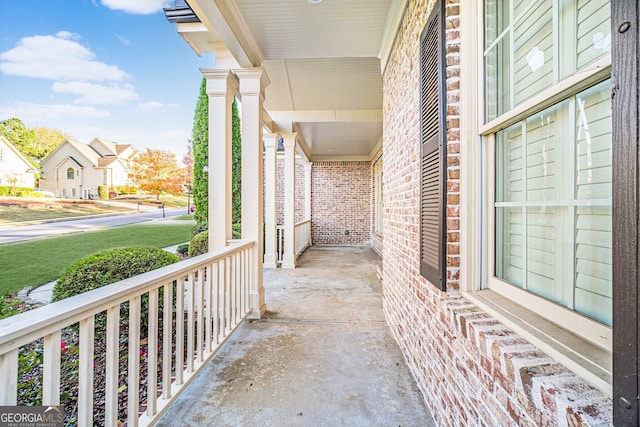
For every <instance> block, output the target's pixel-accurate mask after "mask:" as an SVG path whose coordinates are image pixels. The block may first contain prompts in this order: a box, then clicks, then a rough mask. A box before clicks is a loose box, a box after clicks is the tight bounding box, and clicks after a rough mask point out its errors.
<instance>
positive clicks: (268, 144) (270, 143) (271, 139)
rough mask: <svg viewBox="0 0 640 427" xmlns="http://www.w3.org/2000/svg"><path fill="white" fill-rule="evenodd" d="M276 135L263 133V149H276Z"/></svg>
mask: <svg viewBox="0 0 640 427" xmlns="http://www.w3.org/2000/svg"><path fill="white" fill-rule="evenodd" d="M278 135H279V134H277V133H265V134H263V136H262V138H263V139H264V147H265V148H277V147H278Z"/></svg>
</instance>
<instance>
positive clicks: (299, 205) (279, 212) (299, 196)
mask: <svg viewBox="0 0 640 427" xmlns="http://www.w3.org/2000/svg"><path fill="white" fill-rule="evenodd" d="M276 161H277V169H276V223H277V224H284V155H281V154H278V157H277V159H276ZM304 198H305V195H304V161H303V160H302V159H299V158H296V217H295V222H296V223H298V222H300V221H303V220H304V219H305V218H304Z"/></svg>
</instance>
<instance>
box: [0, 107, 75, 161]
mask: <svg viewBox="0 0 640 427" xmlns="http://www.w3.org/2000/svg"><path fill="white" fill-rule="evenodd" d="M0 135H3V136H4V137H5V138H7V139H8V140H9V142H11V144H13V145H14V146H15V147H16V148H17V149H18V150H19V151H20V152H21V153H22V154H23V155H24V156H25V157H26V158H27V159H29V160H31V162H32V163H33V164H34V166H38V164H39V162H40V160H42V159H43V158H44V157H45V156H46V155H47V154H49V153H50V152H52V151H53V150H54V149H55V148H56V147H57V146H58V145H60V144H61V143H62V142H63V141H64V140H65V139H66V138H67V136H66V135H65V134H64V133H62V132H60V131H58V130H55V129H49V128H45V127H36V128H33V129H29V128H28V127H26V126H25V125H24V123H23V122H22V120H20V119H18V118H16V117H14V118H11V119H6V120H2V121H0Z"/></svg>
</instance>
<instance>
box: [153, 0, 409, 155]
mask: <svg viewBox="0 0 640 427" xmlns="http://www.w3.org/2000/svg"><path fill="white" fill-rule="evenodd" d="M187 3H188V5H187ZM407 3H408V1H407V0H378V1H375V2H372V1H370V0H352V1H349V2H346V1H341V0H323V1H321V2H320V3H316V2H314V3H311V2H308V1H304V0H281V1H278V2H264V1H262V0H187V1H186V2H185V1H184V0H177V1H176V7H175V9H167V10H166V11H165V13H166V15H167V19H169V21H171V22H175V23H176V24H177V31H178V33H179V34H180V35H181V36H182V37H183V38H184V39H185V40H186V41H187V43H188V44H189V45H190V46H191V47H192V48H193V50H194V51H195V52H196V53H197V54H202V53H204V52H214V53H215V56H216V64H215V66H216V68H225V69H236V68H244V67H263V68H264V69H265V71H266V73H267V74H268V76H269V79H270V81H271V84H270V85H269V86H268V87H267V88H266V92H265V102H264V108H265V110H266V112H267V114H268V116H269V117H270V119H269V122H268V125H270V130H271V131H272V132H296V133H297V134H298V135H299V143H300V145H301V147H300V148H301V150H302V151H303V152H304V153H305V154H306V156H307V157H308V158H309V160H311V161H317V160H370V159H371V158H372V157H373V155H374V154H375V153H376V151H377V150H378V148H379V147H380V144H381V140H382V72H383V70H384V67H385V66H386V62H387V60H388V57H389V52H390V51H391V47H392V44H393V42H394V40H395V35H396V32H397V29H398V26H399V23H400V21H401V19H402V16H403V14H404V11H405V8H406V4H407ZM185 6H188V10H186V9H185ZM192 15H193V16H192ZM176 16H178V17H188V19H187V18H175V17H176ZM194 16H195V17H196V18H197V19H195V18H194Z"/></svg>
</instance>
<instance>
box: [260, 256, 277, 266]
mask: <svg viewBox="0 0 640 427" xmlns="http://www.w3.org/2000/svg"><path fill="white" fill-rule="evenodd" d="M262 268H278V263H277V262H276V256H275V254H265V255H264V261H263V263H262Z"/></svg>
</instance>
